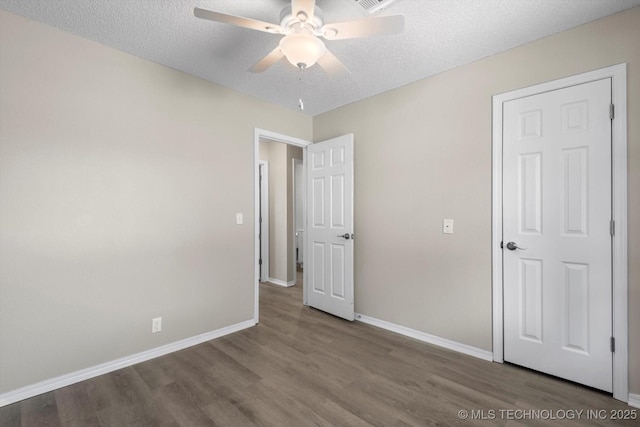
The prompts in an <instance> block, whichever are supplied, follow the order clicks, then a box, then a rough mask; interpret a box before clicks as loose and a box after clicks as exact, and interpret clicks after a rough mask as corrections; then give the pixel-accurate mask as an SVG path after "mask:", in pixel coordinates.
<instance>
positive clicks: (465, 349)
mask: <svg viewBox="0 0 640 427" xmlns="http://www.w3.org/2000/svg"><path fill="white" fill-rule="evenodd" d="M355 317H356V320H358V321H360V322H362V323H367V324H369V325H372V326H376V327H378V328H382V329H386V330H387V331H391V332H395V333H396V334H400V335H404V336H407V337H411V338H414V339H417V340H419V341H423V342H426V343H429V344H433V345H437V346H439V347H444V348H447V349H449V350H453V351H457V352H459V353H464V354H466V355H469V356H473V357H477V358H478V359H482V360H486V361H488V362H492V361H493V353H492V352H490V351H487V350H483V349H481V348H477V347H473V346H470V345H467V344H462V343H459V342H456V341H452V340H448V339H446V338H441V337H438V336H435V335H430V334H427V333H425V332H420V331H417V330H415V329H411V328H407V327H406V326H401V325H396V324H395V323H391V322H387V321H385V320H380V319H376V318H373V317H369V316H365V315H364V314H358V313H356V314H355Z"/></svg>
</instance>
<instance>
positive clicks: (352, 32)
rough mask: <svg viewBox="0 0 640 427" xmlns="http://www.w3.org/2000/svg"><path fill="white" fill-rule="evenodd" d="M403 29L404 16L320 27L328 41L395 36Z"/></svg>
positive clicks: (366, 19) (360, 20)
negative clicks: (382, 35)
mask: <svg viewBox="0 0 640 427" xmlns="http://www.w3.org/2000/svg"><path fill="white" fill-rule="evenodd" d="M403 29H404V16H402V15H392V16H378V17H375V18H365V19H359V20H357V21H346V22H336V23H334V24H327V25H325V26H323V27H322V36H323V37H324V38H326V39H328V40H344V39H357V38H361V37H368V36H373V35H377V34H397V33H401V32H402V30H403Z"/></svg>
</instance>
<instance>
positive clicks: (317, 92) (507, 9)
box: [0, 0, 640, 115]
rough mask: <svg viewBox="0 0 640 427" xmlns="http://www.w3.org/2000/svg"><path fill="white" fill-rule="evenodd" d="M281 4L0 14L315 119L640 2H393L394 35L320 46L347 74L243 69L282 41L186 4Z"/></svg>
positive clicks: (255, 10)
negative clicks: (198, 13)
mask: <svg viewBox="0 0 640 427" xmlns="http://www.w3.org/2000/svg"><path fill="white" fill-rule="evenodd" d="M288 4H289V1H288V0H235V1H231V0H193V1H184V0H155V1H153V0H137V1H131V0H109V1H104V0H55V1H52V0H0V8H2V9H5V10H7V11H10V12H13V13H16V14H18V15H22V16H25V17H27V18H29V19H32V20H35V21H39V22H43V23H45V24H49V25H52V26H55V27H58V28H60V29H62V30H64V31H68V32H70V33H73V34H77V35H79V36H81V37H84V38H87V39H91V40H94V41H96V42H98V43H101V44H104V45H107V46H110V47H113V48H115V49H119V50H122V51H124V52H128V53H130V54H133V55H136V56H139V57H142V58H145V59H148V60H151V61H153V62H156V63H159V64H163V65H166V66H168V67H171V68H174V69H177V70H181V71H184V72H186V73H189V74H192V75H195V76H198V77H201V78H203V79H206V80H209V81H212V82H214V83H217V84H220V85H223V86H226V87H229V88H232V89H235V90H238V91H240V92H243V93H247V94H250V95H253V96H255V97H257V98H260V99H263V100H266V101H269V102H272V103H275V104H279V105H282V106H284V107H286V108H290V109H297V108H298V99H299V98H302V99H303V100H304V105H305V111H304V113H305V114H308V115H316V114H320V113H323V112H326V111H329V110H332V109H334V108H337V107H340V106H342V105H346V104H349V103H351V102H354V101H358V100H360V99H364V98H367V97H369V96H372V95H375V94H378V93H382V92H385V91H388V90H391V89H394V88H396V87H400V86H403V85H406V84H409V83H411V82H414V81H417V80H420V79H423V78H425V77H428V76H432V75H434V74H437V73H440V72H443V71H445V70H448V69H451V68H454V67H457V66H460V65H463V64H467V63H470V62H473V61H475V60H478V59H480V58H483V57H486V56H490V55H493V54H496V53H498V52H502V51H505V50H508V49H511V48H513V47H516V46H520V45H523V44H525V43H529V42H531V41H534V40H537V39H540V38H543V37H546V36H548V35H551V34H555V33H558V32H561V31H564V30H567V29H569V28H572V27H575V26H578V25H581V24H584V23H587V22H590V21H593V20H595V19H599V18H601V17H604V16H607V15H611V14H613V13H616V12H619V11H621V10H624V9H627V8H630V7H634V6H638V5H640V0H395V1H393V2H391V3H389V4H388V7H386V8H385V9H383V10H381V11H377V10H376V11H375V13H374V14H376V15H380V14H382V15H385V14H389V15H391V14H402V15H404V16H405V22H406V24H405V30H404V32H403V33H402V34H399V35H391V36H376V37H371V38H367V39H357V40H343V41H327V42H326V45H327V47H328V48H329V49H330V50H331V52H333V53H334V54H335V55H336V56H337V57H338V58H339V59H340V60H341V61H342V62H343V63H344V64H345V65H346V66H347V68H348V69H349V70H350V71H351V75H349V76H346V77H343V78H333V79H331V78H329V77H327V76H326V74H325V73H324V72H323V71H322V70H321V69H319V67H317V66H314V67H310V68H309V69H307V70H303V71H301V70H298V69H296V68H295V67H293V66H292V65H290V64H289V63H288V62H286V60H284V61H281V62H279V63H278V64H276V65H274V66H273V67H271V68H269V69H267V70H266V71H265V72H263V73H260V74H253V73H250V72H248V71H247V69H248V68H249V67H251V66H252V65H253V64H254V63H255V62H256V61H258V60H259V59H260V58H262V57H263V56H264V55H266V54H267V53H269V52H270V51H271V50H272V49H274V48H275V47H276V46H277V44H278V41H279V38H280V37H281V36H278V35H273V34H267V33H262V32H258V31H253V30H249V29H244V28H237V27H233V26H230V25H225V24H221V23H216V22H210V21H205V20H201V19H197V18H195V17H194V16H193V8H194V7H201V8H203V9H209V10H215V11H218V12H223V13H227V14H232V15H239V16H244V17H248V18H253V19H259V20H262V21H267V22H273V23H279V16H280V11H281V10H282V9H283V8H284V7H285V6H286V5H288ZM317 4H318V6H319V7H320V8H321V9H322V11H323V12H324V21H325V23H330V22H339V21H345V20H352V19H361V18H365V17H366V16H368V13H367V12H366V11H365V10H364V9H363V8H362V7H361V6H360V5H358V4H357V3H356V1H355V0H317Z"/></svg>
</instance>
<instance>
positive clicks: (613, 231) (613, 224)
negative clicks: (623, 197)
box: [609, 220, 616, 236]
mask: <svg viewBox="0 0 640 427" xmlns="http://www.w3.org/2000/svg"><path fill="white" fill-rule="evenodd" d="M609 234H611V235H612V236H615V234H616V222H615V221H614V220H610V221H609Z"/></svg>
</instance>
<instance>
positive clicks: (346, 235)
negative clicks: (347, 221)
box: [338, 233, 351, 240]
mask: <svg viewBox="0 0 640 427" xmlns="http://www.w3.org/2000/svg"><path fill="white" fill-rule="evenodd" d="M338 237H342V238H343V239H345V240H349V239H350V238H351V235H350V234H349V233H344V234H338Z"/></svg>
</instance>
